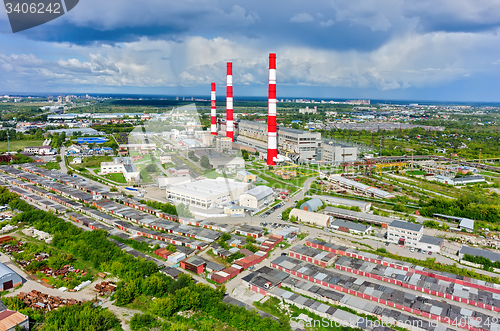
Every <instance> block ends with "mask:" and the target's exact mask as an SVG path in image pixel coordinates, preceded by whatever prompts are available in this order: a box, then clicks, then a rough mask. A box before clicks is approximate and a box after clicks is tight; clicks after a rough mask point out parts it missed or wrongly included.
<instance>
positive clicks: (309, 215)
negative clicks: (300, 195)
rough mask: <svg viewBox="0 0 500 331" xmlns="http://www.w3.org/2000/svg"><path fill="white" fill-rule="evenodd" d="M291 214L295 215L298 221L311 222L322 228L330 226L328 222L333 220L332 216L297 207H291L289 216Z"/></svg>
mask: <svg viewBox="0 0 500 331" xmlns="http://www.w3.org/2000/svg"><path fill="white" fill-rule="evenodd" d="M292 216H294V217H296V218H297V220H298V221H299V222H303V223H312V224H315V225H317V226H320V227H323V228H328V227H330V222H331V221H332V220H333V217H332V216H330V215H324V214H318V213H313V212H310V211H306V210H301V209H297V208H294V209H292V211H291V212H290V217H292Z"/></svg>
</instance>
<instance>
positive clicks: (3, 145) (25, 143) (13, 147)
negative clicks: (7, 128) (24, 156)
mask: <svg viewBox="0 0 500 331" xmlns="http://www.w3.org/2000/svg"><path fill="white" fill-rule="evenodd" d="M42 144H43V140H15V141H11V142H10V151H11V152H15V151H18V150H20V149H21V150H24V147H31V146H42ZM0 152H7V142H6V141H2V142H0Z"/></svg>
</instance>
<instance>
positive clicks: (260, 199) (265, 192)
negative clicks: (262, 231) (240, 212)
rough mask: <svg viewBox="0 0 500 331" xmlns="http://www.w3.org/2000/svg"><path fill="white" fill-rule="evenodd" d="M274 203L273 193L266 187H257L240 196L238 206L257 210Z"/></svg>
mask: <svg viewBox="0 0 500 331" xmlns="http://www.w3.org/2000/svg"><path fill="white" fill-rule="evenodd" d="M272 202H274V191H273V189H272V188H270V187H267V186H257V187H254V188H253V189H251V190H248V191H246V192H245V193H243V194H242V195H240V206H242V207H245V208H251V209H253V210H259V209H261V208H262V207H264V206H266V205H268V204H270V203H272Z"/></svg>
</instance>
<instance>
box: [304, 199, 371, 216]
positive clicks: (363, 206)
mask: <svg viewBox="0 0 500 331" xmlns="http://www.w3.org/2000/svg"><path fill="white" fill-rule="evenodd" d="M313 198H320V199H321V200H323V201H324V202H325V203H326V204H327V205H334V206H346V207H358V208H359V209H360V211H362V212H367V211H369V210H370V209H371V207H372V203H371V202H367V201H357V200H351V199H344V198H337V197H332V196H328V195H313Z"/></svg>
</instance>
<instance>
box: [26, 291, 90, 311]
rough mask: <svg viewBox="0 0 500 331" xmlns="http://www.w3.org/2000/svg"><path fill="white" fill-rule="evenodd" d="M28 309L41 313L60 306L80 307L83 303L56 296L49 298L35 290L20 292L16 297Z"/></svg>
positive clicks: (49, 296)
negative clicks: (40, 311)
mask: <svg viewBox="0 0 500 331" xmlns="http://www.w3.org/2000/svg"><path fill="white" fill-rule="evenodd" d="M17 297H18V298H19V299H20V300H22V301H23V302H24V303H25V304H26V305H27V306H28V307H31V308H33V309H35V310H42V311H43V312H47V311H52V310H54V309H57V308H59V307H62V306H73V305H81V304H82V303H83V302H82V301H79V300H76V299H63V298H60V297H56V296H51V295H48V294H45V293H42V292H39V291H36V290H32V291H31V292H29V293H25V292H21V293H19V294H18V296H17Z"/></svg>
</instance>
